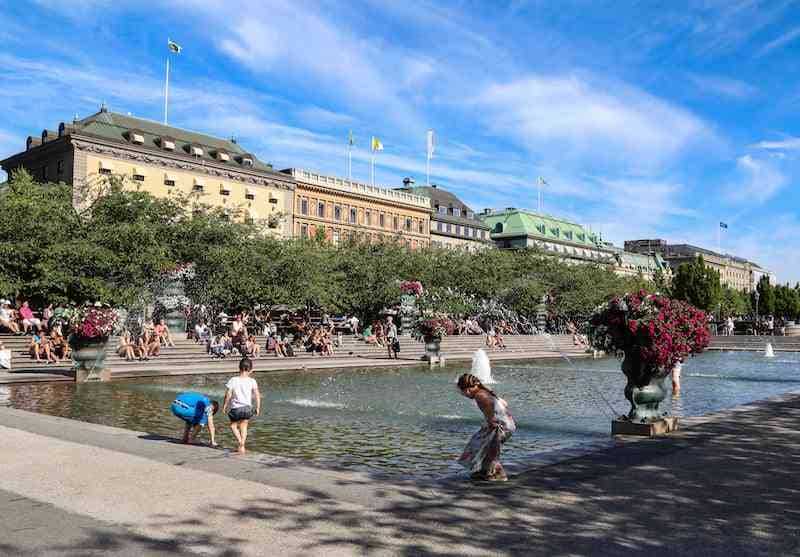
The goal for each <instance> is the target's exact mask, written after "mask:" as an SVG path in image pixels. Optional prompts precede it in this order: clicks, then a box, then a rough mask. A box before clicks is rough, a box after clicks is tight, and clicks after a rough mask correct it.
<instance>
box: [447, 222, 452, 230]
mask: <svg viewBox="0 0 800 557" xmlns="http://www.w3.org/2000/svg"><path fill="white" fill-rule="evenodd" d="M447 231H448V232H452V231H453V225H451V224H450V223H449V222H448V223H447Z"/></svg>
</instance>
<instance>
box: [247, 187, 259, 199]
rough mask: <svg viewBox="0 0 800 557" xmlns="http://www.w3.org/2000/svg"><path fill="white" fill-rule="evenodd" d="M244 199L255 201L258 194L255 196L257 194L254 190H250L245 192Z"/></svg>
mask: <svg viewBox="0 0 800 557" xmlns="http://www.w3.org/2000/svg"><path fill="white" fill-rule="evenodd" d="M244 198H245V199H250V200H253V199H255V198H256V194H255V192H254V191H253V190H251V189H250V188H248V189H246V190H244Z"/></svg>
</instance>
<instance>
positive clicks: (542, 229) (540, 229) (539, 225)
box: [536, 224, 545, 234]
mask: <svg viewBox="0 0 800 557" xmlns="http://www.w3.org/2000/svg"><path fill="white" fill-rule="evenodd" d="M536 230H538V231H539V233H540V234H544V232H545V226H544V225H543V224H537V225H536Z"/></svg>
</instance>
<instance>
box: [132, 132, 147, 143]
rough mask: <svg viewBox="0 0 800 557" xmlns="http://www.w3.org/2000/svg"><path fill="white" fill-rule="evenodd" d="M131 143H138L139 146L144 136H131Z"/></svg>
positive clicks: (136, 134)
mask: <svg viewBox="0 0 800 557" xmlns="http://www.w3.org/2000/svg"><path fill="white" fill-rule="evenodd" d="M131 141H132V142H133V143H139V144H140V145H141V144H142V143H144V136H143V135H142V134H140V133H134V134H131Z"/></svg>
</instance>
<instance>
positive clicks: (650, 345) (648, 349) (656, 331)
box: [589, 290, 711, 370]
mask: <svg viewBox="0 0 800 557" xmlns="http://www.w3.org/2000/svg"><path fill="white" fill-rule="evenodd" d="M707 325H708V319H707V317H706V314H705V313H704V312H702V311H700V310H699V309H697V308H695V307H694V306H691V305H689V304H687V303H686V302H681V301H679V300H673V299H670V298H667V297H666V296H660V295H658V294H650V293H648V292H647V291H646V290H640V291H639V292H636V293H632V294H626V295H625V296H623V297H621V298H620V297H618V296H615V297H614V298H612V299H611V300H610V301H608V302H607V303H605V304H603V305H602V306H600V307H599V308H597V309H596V310H595V313H594V315H592V317H591V319H590V320H589V339H590V342H591V344H592V346H593V347H594V348H596V349H598V350H604V351H606V352H618V351H624V350H626V349H630V348H639V350H640V354H641V356H642V360H643V361H644V363H645V364H647V365H648V367H653V368H660V369H664V370H669V369H672V367H673V366H674V365H675V364H677V363H678V362H682V361H684V360H685V359H686V358H687V357H688V356H689V354H697V353H699V352H702V351H703V350H704V349H705V348H706V346H708V343H709V341H710V339H711V337H710V335H709V332H708V326H707Z"/></svg>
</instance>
